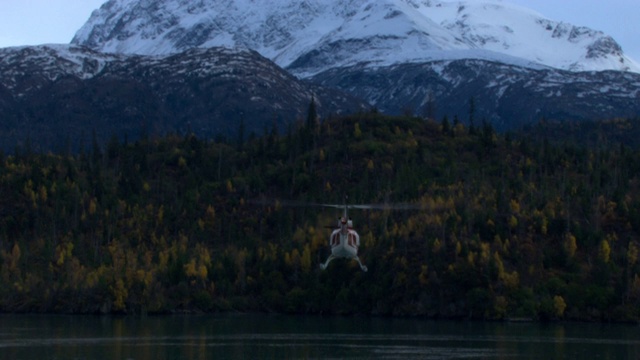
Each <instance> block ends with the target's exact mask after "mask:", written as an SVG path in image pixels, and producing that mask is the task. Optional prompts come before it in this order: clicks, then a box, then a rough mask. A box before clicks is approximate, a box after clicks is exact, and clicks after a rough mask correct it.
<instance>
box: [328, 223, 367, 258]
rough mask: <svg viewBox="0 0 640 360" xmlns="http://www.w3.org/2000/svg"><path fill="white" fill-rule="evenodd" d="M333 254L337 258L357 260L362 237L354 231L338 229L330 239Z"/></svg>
mask: <svg viewBox="0 0 640 360" xmlns="http://www.w3.org/2000/svg"><path fill="white" fill-rule="evenodd" d="M330 244H331V254H332V255H333V256H335V257H343V258H356V257H357V256H358V247H359V246H360V235H358V233H357V232H356V231H355V230H353V229H348V228H347V229H336V230H334V231H333V232H332V233H331V237H330Z"/></svg>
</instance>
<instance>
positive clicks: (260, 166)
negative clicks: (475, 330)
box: [0, 114, 640, 321]
mask: <svg viewBox="0 0 640 360" xmlns="http://www.w3.org/2000/svg"><path fill="white" fill-rule="evenodd" d="M309 120H310V121H307V122H306V124H300V126H298V127H297V128H293V127H292V128H289V131H288V132H287V134H285V135H278V134H276V133H275V132H274V133H272V134H270V135H266V136H264V137H260V138H254V139H247V140H245V139H244V138H242V137H240V138H238V139H237V140H235V141H233V142H229V143H215V142H210V141H204V140H201V139H198V138H196V137H193V136H187V137H183V136H168V137H164V138H157V139H150V140H140V141H137V142H135V143H130V144H123V143H121V142H119V141H118V140H117V139H115V138H114V139H113V140H112V141H111V142H110V143H109V145H108V146H107V147H105V148H104V149H103V148H101V147H100V146H98V144H97V143H96V144H94V147H93V150H92V151H88V152H85V153H82V154H80V155H77V156H71V155H64V156H63V155H39V154H34V153H33V152H30V151H19V152H18V153H16V154H15V156H4V157H3V158H2V159H0V196H2V198H3V201H2V202H1V203H0V309H1V310H3V311H10V312H13V311H21V312H31V311H37V312H74V313H100V312H103V313H123V312H124V313H140V312H144V313H146V312H149V313H158V312H159V313H163V312H173V311H183V310H186V311H227V310H239V311H255V310H258V311H275V312H291V313H323V314H327V313H330V314H370V315H409V316H426V317H445V318H474V319H505V318H513V317H518V318H523V317H524V318H533V319H541V320H546V319H571V320H596V321H608V320H615V321H638V319H639V316H640V314H639V313H638V309H639V305H640V277H639V276H638V274H640V264H639V263H638V249H639V248H640V244H639V243H638V238H639V235H640V221H639V220H638V219H640V217H639V215H640V192H639V185H640V153H638V151H637V150H634V149H632V148H629V147H626V146H615V147H587V146H581V145H576V144H571V145H569V144H556V143H555V142H550V141H544V139H542V140H538V138H536V137H534V138H529V139H522V140H521V139H520V138H519V137H517V136H503V135H500V134H496V133H495V132H494V131H493V129H492V128H491V127H489V126H484V127H478V128H472V129H469V128H467V127H464V126H462V125H460V124H455V125H454V124H450V123H448V122H443V123H442V124H440V123H434V122H424V121H422V120H420V119H415V118H402V117H386V116H382V115H378V114H359V115H353V116H349V117H341V118H334V119H328V120H326V121H324V122H322V123H320V124H319V123H317V122H316V121H314V120H315V119H314V117H310V119H309ZM345 194H348V195H349V201H350V202H353V203H363V202H364V203H384V202H403V203H405V202H407V203H413V204H417V205H419V207H420V210H409V211H357V210H353V212H352V213H351V216H352V218H353V221H354V225H355V228H356V229H357V230H358V232H359V233H360V235H361V240H362V247H361V255H362V256H361V258H362V259H363V261H364V262H365V263H366V264H367V265H368V267H369V272H367V273H363V272H361V271H360V270H359V268H358V267H357V264H355V262H348V261H344V260H336V261H334V262H333V263H331V265H330V266H329V268H328V269H327V270H326V271H320V270H319V268H318V265H319V263H320V262H322V261H324V259H325V257H326V256H327V255H328V246H327V243H328V234H329V230H327V229H324V226H326V225H333V224H334V222H335V218H336V215H338V213H337V211H336V210H322V209H319V208H313V207H287V206H284V205H286V204H287V202H285V201H284V200H291V201H296V202H316V203H318V202H319V203H341V202H342V201H343V198H344V196H345ZM257 199H267V200H265V201H263V200H260V201H255V200H257ZM269 200H273V201H269ZM278 200H282V201H278Z"/></svg>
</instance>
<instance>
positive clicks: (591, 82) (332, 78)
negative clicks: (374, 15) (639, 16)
mask: <svg viewBox="0 0 640 360" xmlns="http://www.w3.org/2000/svg"><path fill="white" fill-rule="evenodd" d="M310 80H311V81H313V82H316V83H318V84H321V85H323V86H327V87H333V88H339V89H342V90H344V91H346V92H349V93H351V94H353V95H355V96H358V97H361V98H363V99H367V100H368V101H369V102H370V103H371V104H372V105H373V106H375V107H376V108H378V109H379V110H380V111H382V112H384V113H391V114H401V113H413V114H415V115H418V116H423V117H431V118H434V119H437V120H440V119H442V118H443V117H444V116H447V117H448V118H449V120H453V118H454V117H456V116H457V117H458V118H459V121H461V122H463V123H468V121H469V116H470V114H469V112H470V110H471V106H472V105H471V102H473V112H474V114H473V117H475V125H481V123H482V122H484V121H487V122H489V123H491V124H492V125H493V126H494V127H495V128H497V129H499V130H517V129H520V128H522V127H523V126H524V125H527V124H531V123H535V122H538V121H540V120H541V119H553V120H593V119H599V120H602V119H612V118H618V117H636V116H638V115H639V114H640V74H637V73H632V72H620V71H598V72H596V71H592V72H571V71H567V70H558V69H531V68H527V67H519V66H515V65H510V64H504V63H498V62H492V61H486V60H477V59H467V60H451V61H433V62H426V63H408V64H399V65H395V66H387V67H377V68H367V67H362V66H353V67H347V68H337V69H333V70H328V71H325V72H323V73H320V74H318V75H316V76H314V77H312V78H311V79H310Z"/></svg>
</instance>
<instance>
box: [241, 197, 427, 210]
mask: <svg viewBox="0 0 640 360" xmlns="http://www.w3.org/2000/svg"><path fill="white" fill-rule="evenodd" d="M248 202H249V203H253V204H257V205H264V206H267V205H281V206H285V207H325V208H334V209H344V208H345V206H346V207H347V209H358V210H400V211H407V210H425V209H427V206H425V205H423V204H419V203H379V204H324V203H314V202H305V201H295V200H269V199H257V200H250V201H248Z"/></svg>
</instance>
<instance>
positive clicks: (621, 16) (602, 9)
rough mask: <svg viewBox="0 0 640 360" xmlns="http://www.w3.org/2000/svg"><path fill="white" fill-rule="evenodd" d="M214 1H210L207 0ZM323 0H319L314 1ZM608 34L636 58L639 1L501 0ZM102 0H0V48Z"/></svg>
mask: <svg viewBox="0 0 640 360" xmlns="http://www.w3.org/2000/svg"><path fill="white" fill-rule="evenodd" d="M210 1H214V0H210ZM316 1H322V0H316ZM502 1H503V2H507V3H509V2H510V3H515V4H519V5H521V6H524V7H527V8H530V9H533V10H535V11H537V12H539V13H541V14H542V15H544V16H545V17H547V18H549V19H551V20H559V21H565V22H568V23H572V24H574V25H581V26H588V27H590V28H593V29H596V30H601V31H603V32H605V33H606V34H609V35H611V36H612V37H613V38H614V39H615V40H616V41H618V43H619V44H620V45H621V46H622V48H623V50H624V51H625V53H627V55H629V56H631V57H632V58H634V59H635V60H636V61H637V62H640V9H639V8H640V6H639V5H640V1H639V0H502ZM104 2H106V0H0V47H7V46H16V45H37V44H44V43H68V42H70V41H71V39H72V38H73V35H74V34H75V32H76V30H78V29H79V28H80V27H81V26H82V24H84V23H85V22H86V21H87V19H88V18H89V16H90V15H91V12H92V11H93V10H94V9H97V8H98V7H100V5H101V4H102V3H104Z"/></svg>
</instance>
